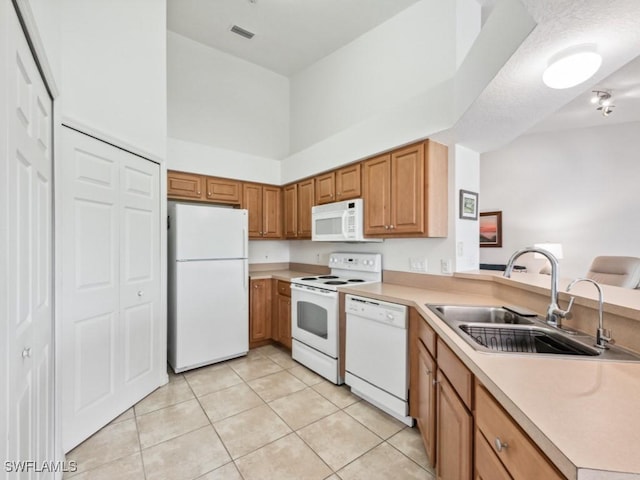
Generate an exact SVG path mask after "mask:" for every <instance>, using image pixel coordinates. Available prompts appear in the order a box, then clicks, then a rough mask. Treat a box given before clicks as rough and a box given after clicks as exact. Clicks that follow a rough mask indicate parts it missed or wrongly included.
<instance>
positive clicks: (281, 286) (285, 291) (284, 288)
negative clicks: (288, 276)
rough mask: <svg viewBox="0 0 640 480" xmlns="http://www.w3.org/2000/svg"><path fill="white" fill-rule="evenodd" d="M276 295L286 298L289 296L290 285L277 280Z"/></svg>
mask: <svg viewBox="0 0 640 480" xmlns="http://www.w3.org/2000/svg"><path fill="white" fill-rule="evenodd" d="M278 293H279V294H280V295H285V296H287V297H290V296H291V284H290V283H289V282H284V281H282V280H278Z"/></svg>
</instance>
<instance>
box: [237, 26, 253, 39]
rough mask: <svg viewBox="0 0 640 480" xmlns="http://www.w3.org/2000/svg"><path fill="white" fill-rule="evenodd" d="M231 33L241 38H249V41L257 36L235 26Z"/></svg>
mask: <svg viewBox="0 0 640 480" xmlns="http://www.w3.org/2000/svg"><path fill="white" fill-rule="evenodd" d="M231 31H232V32H233V33H237V34H238V35H240V36H241V37H244V38H248V39H251V38H253V36H254V35H255V33H253V32H250V31H249V30H245V29H244V28H242V27H239V26H238V25H234V26H233V27H231Z"/></svg>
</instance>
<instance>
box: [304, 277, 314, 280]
mask: <svg viewBox="0 0 640 480" xmlns="http://www.w3.org/2000/svg"><path fill="white" fill-rule="evenodd" d="M300 280H318V278H317V277H302V278H301V279H300Z"/></svg>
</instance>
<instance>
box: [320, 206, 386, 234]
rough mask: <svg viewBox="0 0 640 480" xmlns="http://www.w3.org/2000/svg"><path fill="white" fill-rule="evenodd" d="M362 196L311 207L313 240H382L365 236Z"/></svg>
mask: <svg viewBox="0 0 640 480" xmlns="http://www.w3.org/2000/svg"><path fill="white" fill-rule="evenodd" d="M363 225H364V204H363V202H362V199H361V198H356V199H354V200H345V201H344V202H335V203H327V204H325V205H316V206H315V207H312V209H311V240H313V241H316V242H381V241H382V239H381V238H365V236H364V231H363V229H364V227H363Z"/></svg>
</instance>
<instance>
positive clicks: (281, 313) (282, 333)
mask: <svg viewBox="0 0 640 480" xmlns="http://www.w3.org/2000/svg"><path fill="white" fill-rule="evenodd" d="M278 341H279V342H280V343H281V344H282V345H284V346H285V347H287V348H291V298H290V297H286V296H284V295H278Z"/></svg>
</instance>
